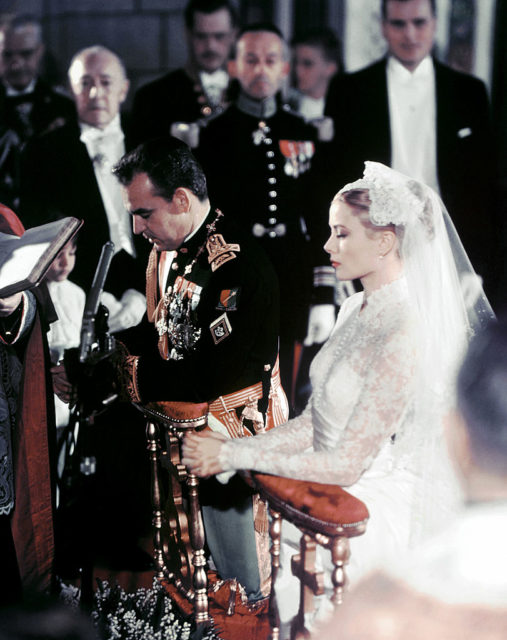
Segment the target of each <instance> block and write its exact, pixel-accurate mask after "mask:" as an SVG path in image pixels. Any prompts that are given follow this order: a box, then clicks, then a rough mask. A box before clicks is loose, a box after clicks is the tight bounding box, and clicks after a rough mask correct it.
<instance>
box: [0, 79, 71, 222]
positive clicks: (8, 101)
mask: <svg viewBox="0 0 507 640" xmlns="http://www.w3.org/2000/svg"><path fill="white" fill-rule="evenodd" d="M75 119H76V112H75V107H74V103H73V101H72V100H71V99H70V98H67V97H66V96H64V95H62V94H60V93H58V92H56V91H54V90H53V89H52V88H51V87H50V86H49V85H47V84H46V83H45V82H43V81H42V80H38V81H37V82H36V84H35V88H34V90H33V91H32V92H31V93H29V94H25V95H20V96H8V95H7V90H6V88H5V86H4V85H3V84H1V83H0V176H1V177H0V202H3V203H4V204H6V205H8V206H10V207H12V208H14V209H17V208H18V204H19V201H18V198H19V188H20V185H19V181H20V176H19V173H20V167H19V163H20V154H21V151H22V149H23V147H24V145H25V144H26V142H27V141H28V140H29V139H30V138H32V137H33V136H36V135H39V134H41V133H44V132H45V131H48V130H51V129H55V128H57V127H59V126H62V125H63V124H65V123H67V122H73V121H75Z"/></svg>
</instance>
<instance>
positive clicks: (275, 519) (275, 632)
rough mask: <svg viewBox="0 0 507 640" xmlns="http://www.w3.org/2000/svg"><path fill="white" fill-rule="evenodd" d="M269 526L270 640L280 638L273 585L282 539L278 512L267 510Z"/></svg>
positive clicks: (276, 573)
mask: <svg viewBox="0 0 507 640" xmlns="http://www.w3.org/2000/svg"><path fill="white" fill-rule="evenodd" d="M269 512H270V515H271V524H270V527H269V535H270V537H271V595H270V598H269V614H268V615H269V624H270V626H271V635H270V640H279V638H280V615H279V613H278V603H277V601H276V591H275V583H276V578H277V576H278V570H279V569H280V540H281V537H282V518H281V516H280V514H279V513H278V511H275V510H274V509H272V508H270V509H269Z"/></svg>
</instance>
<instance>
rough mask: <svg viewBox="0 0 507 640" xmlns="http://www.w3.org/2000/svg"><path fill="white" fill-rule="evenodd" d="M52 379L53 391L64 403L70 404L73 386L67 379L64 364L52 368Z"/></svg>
mask: <svg viewBox="0 0 507 640" xmlns="http://www.w3.org/2000/svg"><path fill="white" fill-rule="evenodd" d="M51 377H52V378H53V391H54V392H55V393H56V395H57V396H58V397H59V398H60V400H61V401H62V402H66V403H67V404H69V402H70V401H71V399H72V385H71V384H70V382H69V380H68V378H67V374H66V373H65V367H64V366H63V364H57V365H55V366H54V367H51Z"/></svg>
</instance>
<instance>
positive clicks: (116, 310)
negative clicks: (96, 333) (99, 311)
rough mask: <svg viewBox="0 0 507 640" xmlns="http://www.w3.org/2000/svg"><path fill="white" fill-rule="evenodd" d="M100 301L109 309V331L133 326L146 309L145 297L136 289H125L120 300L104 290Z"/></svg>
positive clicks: (113, 331) (139, 320)
mask: <svg viewBox="0 0 507 640" xmlns="http://www.w3.org/2000/svg"><path fill="white" fill-rule="evenodd" d="M101 301H102V303H103V304H105V305H106V307H107V308H108V309H109V313H110V316H109V331H110V332H111V333H116V332H117V331H121V330H122V329H128V328H129V327H135V326H136V325H137V324H139V323H140V322H141V319H142V317H143V315H144V312H145V311H146V298H145V297H144V296H143V294H142V293H141V292H140V291H136V289H127V290H126V291H125V293H124V294H123V295H122V297H121V300H117V299H116V298H115V297H114V296H113V295H112V294H111V293H108V292H107V291H104V292H103V293H102V297H101Z"/></svg>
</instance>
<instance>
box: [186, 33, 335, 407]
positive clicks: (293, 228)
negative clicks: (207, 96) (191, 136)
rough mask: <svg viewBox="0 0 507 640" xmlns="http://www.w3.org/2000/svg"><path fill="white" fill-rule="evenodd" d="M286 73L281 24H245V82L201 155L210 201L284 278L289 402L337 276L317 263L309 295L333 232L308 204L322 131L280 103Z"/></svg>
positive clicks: (237, 65) (204, 140)
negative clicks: (311, 313)
mask: <svg viewBox="0 0 507 640" xmlns="http://www.w3.org/2000/svg"><path fill="white" fill-rule="evenodd" d="M288 72H289V61H288V47H287V44H286V42H285V41H284V40H283V37H282V34H281V33H280V31H279V30H278V29H277V27H276V26H274V25H272V24H268V23H259V24H254V25H249V26H247V27H245V28H244V29H243V31H242V33H241V34H240V36H239V38H238V42H237V44H236V51H235V57H234V59H233V60H231V61H230V63H229V73H230V74H231V76H232V77H234V78H235V79H236V80H237V81H238V83H239V91H238V96H237V99H236V100H235V102H234V104H232V105H231V106H229V107H228V109H227V110H226V111H225V112H224V113H223V114H221V115H219V116H217V117H216V118H212V119H211V120H210V122H209V123H208V125H207V126H206V127H205V128H204V129H203V130H202V131H201V139H200V144H199V148H198V149H197V152H196V153H197V155H198V157H199V159H200V160H201V162H202V164H203V167H204V170H205V173H206V177H207V181H208V187H209V191H210V194H211V197H212V199H213V200H214V201H215V202H216V203H217V205H218V206H219V207H221V208H222V209H223V211H224V213H226V214H227V213H228V212H231V213H233V212H234V215H236V216H237V222H238V224H239V225H241V226H242V227H243V228H244V230H245V231H248V232H249V233H251V234H252V235H253V236H254V238H256V240H257V241H258V242H259V244H261V245H262V246H263V248H264V250H265V251H266V253H267V255H268V257H269V258H270V260H271V263H272V264H273V266H274V268H275V272H276V274H277V276H278V280H279V283H280V370H281V375H282V385H283V387H284V389H285V391H286V393H287V396H289V399H290V397H291V395H292V386H293V375H294V366H293V364H294V361H295V357H294V354H295V353H296V354H297V349H296V347H297V343H298V342H301V341H302V339H303V338H304V337H305V335H306V330H307V322H308V310H309V307H310V302H311V301H312V302H314V303H315V302H327V303H329V304H328V305H326V308H327V310H328V311H330V313H329V316H328V319H329V323H328V324H329V330H331V327H332V324H333V323H334V308H333V305H332V304H330V303H331V302H332V297H333V291H334V289H333V286H334V282H335V278H334V276H333V273H331V271H332V270H331V269H330V267H329V266H326V267H320V266H319V267H318V268H316V270H315V274H316V279H315V281H316V282H317V283H318V285H319V286H318V287H315V291H316V290H317V289H318V290H319V299H318V300H317V299H315V297H314V298H313V300H312V299H311V298H312V266H313V265H324V264H326V265H328V261H327V260H326V256H325V255H324V252H323V250H322V246H323V244H324V240H325V235H326V233H327V230H326V228H325V220H324V218H322V219H318V218H316V217H315V215H314V210H315V208H314V207H313V206H312V203H311V202H310V201H309V197H310V196H309V194H310V193H311V192H312V189H311V184H312V183H313V179H312V178H311V168H312V162H313V157H314V153H315V143H316V137H317V135H316V129H315V128H314V127H313V126H312V125H309V124H306V123H305V122H304V120H303V119H302V118H301V117H300V116H299V115H297V114H295V113H290V112H289V111H287V110H286V109H285V108H282V104H281V100H280V89H281V86H282V84H283V82H284V80H285V79H286V77H287V74H288ZM239 202H240V203H241V207H240V209H238V203H239ZM314 248H315V249H314ZM320 285H329V286H320ZM320 291H322V293H323V295H322V296H321V295H320ZM326 337H327V336H324V338H323V339H325V338H326ZM295 349H296V350H295ZM296 364H297V362H296Z"/></svg>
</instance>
